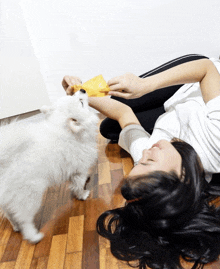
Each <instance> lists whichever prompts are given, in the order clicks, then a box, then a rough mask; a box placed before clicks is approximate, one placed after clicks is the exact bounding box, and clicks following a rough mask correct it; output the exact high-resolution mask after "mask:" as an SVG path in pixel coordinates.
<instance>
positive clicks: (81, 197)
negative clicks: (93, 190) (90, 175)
mask: <svg viewBox="0 0 220 269" xmlns="http://www.w3.org/2000/svg"><path fill="white" fill-rule="evenodd" d="M89 194H90V191H89V190H84V191H83V192H81V193H80V194H79V193H77V194H76V198H77V199H78V200H86V199H87V198H88V197H89Z"/></svg>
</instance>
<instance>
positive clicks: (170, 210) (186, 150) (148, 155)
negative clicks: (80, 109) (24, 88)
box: [63, 55, 220, 269]
mask: <svg viewBox="0 0 220 269" xmlns="http://www.w3.org/2000/svg"><path fill="white" fill-rule="evenodd" d="M219 72H220V62H218V61H214V60H213V61H211V60H209V59H208V58H207V57H204V56H200V55H186V56H183V57H180V58H178V59H175V60H173V61H170V62H168V63H166V64H164V65H162V66H160V67H158V68H156V69H154V70H152V71H150V72H148V73H146V74H144V75H142V76H141V77H137V76H135V75H133V74H130V73H127V74H125V75H123V76H119V77H116V78H113V79H111V80H110V81H109V82H108V84H109V86H110V89H111V91H110V92H109V94H110V95H112V98H109V97H90V98H89V102H90V106H91V107H93V108H95V109H97V110H99V111H100V112H101V113H103V114H104V115H106V116H107V117H108V118H107V119H105V120H104V121H103V123H102V125H101V127H100V131H101V133H102V135H103V136H105V137H107V138H109V139H111V140H118V143H119V145H120V146H121V147H122V148H124V149H125V150H126V151H128V152H129V153H130V154H131V156H132V158H133V160H134V168H133V169H132V170H131V172H130V174H129V175H128V176H127V177H126V178H125V179H124V184H123V186H122V189H121V193H122V195H123V197H124V198H125V199H126V200H127V202H126V204H125V206H124V207H122V208H117V209H113V210H109V211H107V212H104V213H103V214H102V215H101V216H100V217H99V219H98V221H97V230H98V232H99V234H100V235H102V236H104V237H106V238H108V239H109V240H110V242H111V251H112V254H113V255H114V256H115V257H116V258H118V259H120V260H125V261H128V262H130V264H132V265H134V263H131V262H133V261H136V262H138V264H136V265H137V267H139V268H140V269H144V268H147V266H148V267H150V268H155V269H158V268H161V269H162V268H164V269H165V268H166V269H177V268H182V267H181V259H180V257H182V258H183V259H185V260H186V261H190V262H193V263H194V265H193V268H202V267H203V265H204V264H206V263H209V262H213V261H215V260H217V258H218V256H219V254H220V210H219V208H216V207H215V206H213V205H212V204H211V203H210V201H211V200H212V199H214V198H215V197H216V196H220V188H219V187H218V186H215V187H214V186H213V185H211V184H209V183H208V182H209V181H210V180H211V177H212V175H213V174H214V173H219V172H220V158H219V156H220V75H219ZM78 83H79V81H78V79H77V78H76V77H69V76H66V77H64V80H63V87H64V89H65V90H66V92H67V94H72V88H71V87H70V86H71V85H74V84H78ZM127 99H129V100H127Z"/></svg>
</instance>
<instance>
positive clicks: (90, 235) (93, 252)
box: [82, 231, 101, 269]
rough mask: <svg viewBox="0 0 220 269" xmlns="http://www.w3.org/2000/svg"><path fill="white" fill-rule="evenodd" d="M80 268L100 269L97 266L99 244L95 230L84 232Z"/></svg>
mask: <svg viewBox="0 0 220 269" xmlns="http://www.w3.org/2000/svg"><path fill="white" fill-rule="evenodd" d="M82 269H101V268H99V245H98V234H97V232H96V231H88V232H87V231H85V233H84V240H83V258H82Z"/></svg>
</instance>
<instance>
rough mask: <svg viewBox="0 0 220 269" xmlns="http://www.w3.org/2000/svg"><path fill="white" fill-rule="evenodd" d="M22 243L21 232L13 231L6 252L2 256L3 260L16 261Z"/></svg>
mask: <svg viewBox="0 0 220 269" xmlns="http://www.w3.org/2000/svg"><path fill="white" fill-rule="evenodd" d="M21 243H22V235H21V233H15V232H13V231H12V233H11V235H10V238H9V240H8V243H7V246H6V249H5V252H4V254H3V256H2V259H1V262H7V261H15V260H16V259H17V257H18V253H19V250H20V247H21Z"/></svg>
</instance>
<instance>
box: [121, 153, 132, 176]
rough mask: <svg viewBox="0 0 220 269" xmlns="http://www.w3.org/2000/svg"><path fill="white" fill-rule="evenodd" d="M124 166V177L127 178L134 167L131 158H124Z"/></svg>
mask: <svg viewBox="0 0 220 269" xmlns="http://www.w3.org/2000/svg"><path fill="white" fill-rule="evenodd" d="M122 165H123V174H124V176H127V175H128V174H129V173H130V171H131V169H132V168H133V167H134V163H133V161H132V159H131V157H127V158H123V159H122Z"/></svg>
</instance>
